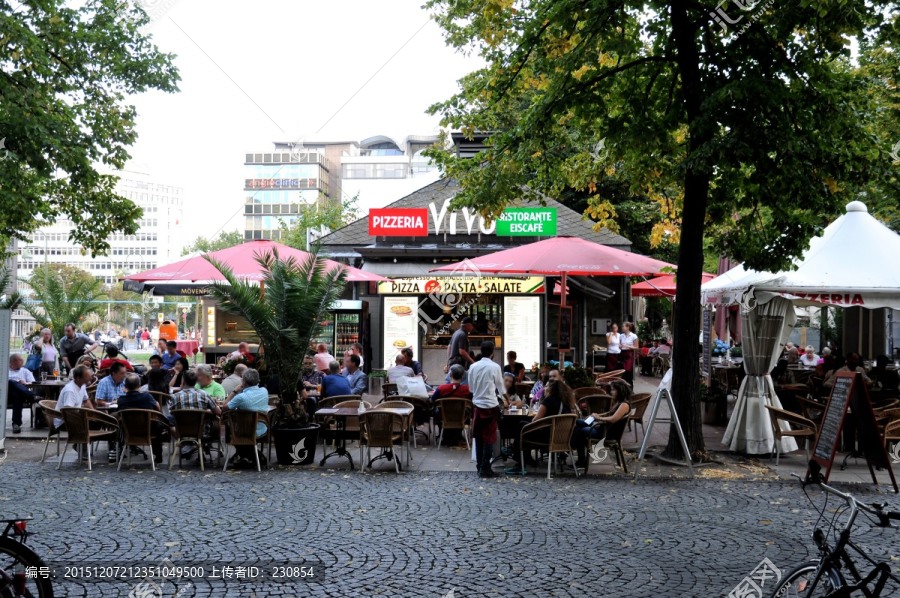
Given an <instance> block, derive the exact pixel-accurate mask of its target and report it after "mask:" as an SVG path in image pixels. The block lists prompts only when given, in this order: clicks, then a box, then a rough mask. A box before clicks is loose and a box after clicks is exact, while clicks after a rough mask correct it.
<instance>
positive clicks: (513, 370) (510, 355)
mask: <svg viewBox="0 0 900 598" xmlns="http://www.w3.org/2000/svg"><path fill="white" fill-rule="evenodd" d="M516 357H518V355H516V352H515V351H509V352H507V353H506V365H504V366H503V373H507V372H509V373H510V374H512V375H513V376H514V377H515V379H516V383H519V382H521V381H522V380H524V379H525V365H524V364H521V363H519V362H518V361H516Z"/></svg>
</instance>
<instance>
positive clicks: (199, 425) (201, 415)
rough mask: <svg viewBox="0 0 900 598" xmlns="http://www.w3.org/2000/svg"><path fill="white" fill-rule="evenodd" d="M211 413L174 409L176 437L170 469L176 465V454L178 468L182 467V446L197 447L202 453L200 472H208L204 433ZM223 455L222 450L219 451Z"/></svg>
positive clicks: (173, 442)
mask: <svg viewBox="0 0 900 598" xmlns="http://www.w3.org/2000/svg"><path fill="white" fill-rule="evenodd" d="M210 415H211V413H210V412H209V411H207V410H205V409H172V417H173V418H175V435H176V438H173V439H172V450H171V451H170V452H169V469H170V470H171V469H172V466H173V465H175V453H176V452H177V453H178V467H181V450H180V449H181V446H182V445H184V444H191V445H196V446H197V450H198V452H199V453H200V471H206V469H205V467H204V463H203V453H204V450H205V449H206V447H205V446H203V432H204V430H206V418H207V417H209V416H210ZM219 454H220V455H221V449H220V451H219Z"/></svg>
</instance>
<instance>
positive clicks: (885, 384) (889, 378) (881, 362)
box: [869, 355, 900, 391]
mask: <svg viewBox="0 0 900 598" xmlns="http://www.w3.org/2000/svg"><path fill="white" fill-rule="evenodd" d="M890 362H891V358H890V357H888V356H887V355H879V356H878V357H876V358H875V367H874V368H872V371H871V372H869V375H870V376H871V378H872V379H873V380H874V381H875V384H876V385H877V386H878V388H881V389H882V390H893V391H896V390H897V389H898V387H900V374H898V373H897V370H889V369H887V366H888V364H889V363H890Z"/></svg>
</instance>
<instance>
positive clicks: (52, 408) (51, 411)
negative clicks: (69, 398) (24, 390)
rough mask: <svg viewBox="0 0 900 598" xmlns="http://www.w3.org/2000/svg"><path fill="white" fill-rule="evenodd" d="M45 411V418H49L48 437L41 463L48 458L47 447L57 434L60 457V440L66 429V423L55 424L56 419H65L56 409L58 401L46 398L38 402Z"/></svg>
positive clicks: (57, 449)
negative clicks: (58, 425)
mask: <svg viewBox="0 0 900 598" xmlns="http://www.w3.org/2000/svg"><path fill="white" fill-rule="evenodd" d="M38 405H40V407H41V410H43V412H44V419H45V420H47V439H46V440H44V454H43V455H41V461H40V462H41V463H43V462H44V459H46V458H47V447H49V446H50V439H51V438H53V437H54V436H57V437H58V439H57V441H56V456H57V457H59V442H60V440H62V436H61V434H60V433H61V432H62V431H63V430H64V429H65V424H63V425H61V426H60V427H58V428H57V427H56V426H55V425H53V422H54V420H56V419H63V414H62V413H61V412H59V411H57V410H56V401H54V400H52V399H44V400H43V401H40V402H39V403H38Z"/></svg>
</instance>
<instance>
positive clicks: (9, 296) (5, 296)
mask: <svg viewBox="0 0 900 598" xmlns="http://www.w3.org/2000/svg"><path fill="white" fill-rule="evenodd" d="M11 284H12V272H11V271H10V270H9V269H8V268H6V267H5V266H4V267H0V295H2V297H0V309H8V310H9V311H12V310H14V309H18V308H19V306H20V305H22V295H20V294H19V292H18V291H13V290H10V291H9V293H7V289H9V287H10V285H11Z"/></svg>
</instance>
